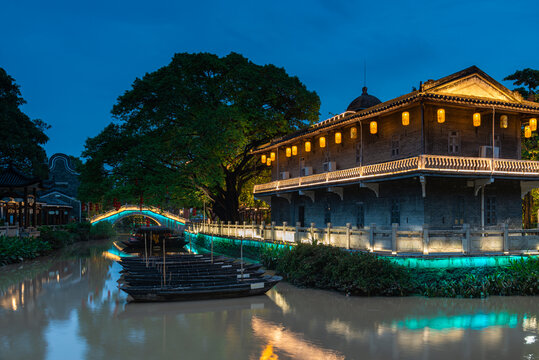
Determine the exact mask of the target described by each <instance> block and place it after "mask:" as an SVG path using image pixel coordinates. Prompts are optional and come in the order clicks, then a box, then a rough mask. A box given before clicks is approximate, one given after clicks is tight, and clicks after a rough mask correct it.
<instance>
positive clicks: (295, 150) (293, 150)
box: [292, 145, 298, 156]
mask: <svg viewBox="0 0 539 360" xmlns="http://www.w3.org/2000/svg"><path fill="white" fill-rule="evenodd" d="M297 154H298V147H297V146H296V145H294V146H292V155H294V156H296V155H297Z"/></svg>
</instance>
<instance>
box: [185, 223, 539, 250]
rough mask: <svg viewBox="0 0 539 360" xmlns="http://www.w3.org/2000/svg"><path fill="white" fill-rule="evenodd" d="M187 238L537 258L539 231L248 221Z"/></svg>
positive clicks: (197, 229) (198, 229)
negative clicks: (211, 236)
mask: <svg viewBox="0 0 539 360" xmlns="http://www.w3.org/2000/svg"><path fill="white" fill-rule="evenodd" d="M186 231H188V232H190V233H192V234H199V233H200V234H205V235H214V236H218V237H223V238H231V239H245V240H252V241H259V242H267V243H289V244H297V243H312V242H317V243H322V244H326V245H332V246H336V247H341V248H346V249H355V250H365V251H371V252H377V253H388V254H393V255H398V254H417V255H422V256H423V255H435V254H436V255H440V254H447V255H459V254H461V255H462V254H466V255H471V254H473V255H476V254H483V255H484V254H536V255H537V254H539V229H509V228H508V226H507V224H500V225H498V226H493V227H488V228H487V227H485V228H476V227H471V226H469V225H467V224H464V225H463V226H462V227H461V228H450V229H441V228H429V227H428V226H427V225H424V226H416V227H404V226H403V227H400V226H399V225H398V224H393V225H392V226H390V227H388V226H386V227H382V226H377V225H376V224H371V225H369V226H365V227H363V228H357V227H352V226H350V224H347V226H332V225H331V223H329V224H327V226H326V227H325V228H317V227H315V224H314V223H313V224H311V226H309V227H302V226H300V224H299V223H297V224H296V226H290V225H288V224H287V223H286V222H284V223H283V224H282V225H280V226H278V225H276V224H275V222H272V223H271V224H265V223H261V224H254V223H251V224H248V223H243V224H239V223H237V222H236V223H235V224H232V223H226V224H225V223H212V224H205V223H189V224H188V225H187V228H186Z"/></svg>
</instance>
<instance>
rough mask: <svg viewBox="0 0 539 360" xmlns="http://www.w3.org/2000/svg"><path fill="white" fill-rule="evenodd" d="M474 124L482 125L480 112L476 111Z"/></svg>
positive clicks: (476, 125)
mask: <svg viewBox="0 0 539 360" xmlns="http://www.w3.org/2000/svg"><path fill="white" fill-rule="evenodd" d="M473 126H475V127H478V126H481V114H480V113H474V114H473Z"/></svg>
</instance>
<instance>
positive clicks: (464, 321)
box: [392, 312, 518, 331]
mask: <svg viewBox="0 0 539 360" xmlns="http://www.w3.org/2000/svg"><path fill="white" fill-rule="evenodd" d="M517 324H518V317H517V315H516V314H508V313H506V312H500V313H490V314H481V313H480V314H474V315H458V316H439V317H434V318H408V319H405V320H402V321H396V322H393V323H392V325H393V326H395V327H397V328H399V329H400V328H405V329H410V330H422V329H424V328H429V329H432V330H438V331H442V330H449V329H473V330H481V329H485V328H488V327H492V326H502V327H508V328H515V327H516V326H517Z"/></svg>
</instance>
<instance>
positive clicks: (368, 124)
mask: <svg viewBox="0 0 539 360" xmlns="http://www.w3.org/2000/svg"><path fill="white" fill-rule="evenodd" d="M538 117H539V103H535V102H530V101H526V100H525V99H523V98H522V97H521V96H520V95H519V94H518V93H516V92H512V91H510V90H509V89H507V88H505V87H504V86H503V85H501V84H500V83H498V82H497V81H495V80H494V79H492V78H491V77H490V76H488V75H487V74H485V73H484V72H483V71H481V70H480V69H478V68H477V67H475V66H472V67H470V68H467V69H465V70H462V71H460V72H457V73H455V74H452V75H449V76H446V77H444V78H441V79H439V80H429V81H427V82H425V83H424V84H422V85H421V86H420V89H419V90H417V91H413V92H411V93H409V94H406V95H403V96H400V97H398V98H395V99H392V100H389V101H386V102H380V101H379V100H378V99H377V98H375V97H374V96H371V95H369V94H367V91H366V89H364V93H363V95H361V96H360V97H359V98H357V99H355V100H354V101H353V102H352V103H351V104H350V106H349V108H348V109H347V111H346V112H344V113H342V114H340V115H337V116H335V117H332V118H330V119H327V120H325V121H322V122H319V123H317V124H315V125H313V126H311V127H309V128H307V129H305V130H301V131H298V132H295V133H293V134H289V135H287V136H284V137H281V138H276V139H273V140H272V141H271V142H270V143H268V144H265V145H263V146H261V147H259V148H258V149H257V150H256V151H255V152H254V153H255V154H257V155H258V156H259V157H260V160H261V161H262V162H264V163H266V164H267V165H268V166H271V169H272V181H271V182H269V183H265V184H259V185H256V186H255V188H254V194H255V197H256V198H258V199H262V200H265V201H267V202H268V203H270V204H271V216H272V221H275V222H276V223H278V224H279V223H282V222H287V223H288V224H297V223H299V225H300V226H310V224H311V223H315V224H316V226H318V227H323V226H325V225H326V224H327V223H332V224H333V225H335V226H344V225H345V224H351V226H353V227H357V228H363V227H365V226H369V225H370V224H376V226H378V227H380V226H382V227H383V226H392V224H399V225H400V226H409V227H412V228H413V227H422V226H424V225H425V224H427V225H428V226H430V227H435V228H436V227H439V228H455V227H461V226H463V225H464V224H469V225H470V226H476V227H479V226H481V227H486V226H491V225H499V224H507V225H509V227H514V228H521V227H522V202H521V199H522V197H523V196H524V195H525V194H526V193H528V192H529V191H530V190H531V189H532V188H534V187H539V162H536V161H524V160H521V146H520V144H521V137H522V136H531V133H532V132H534V131H536V130H537V118H538Z"/></svg>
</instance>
